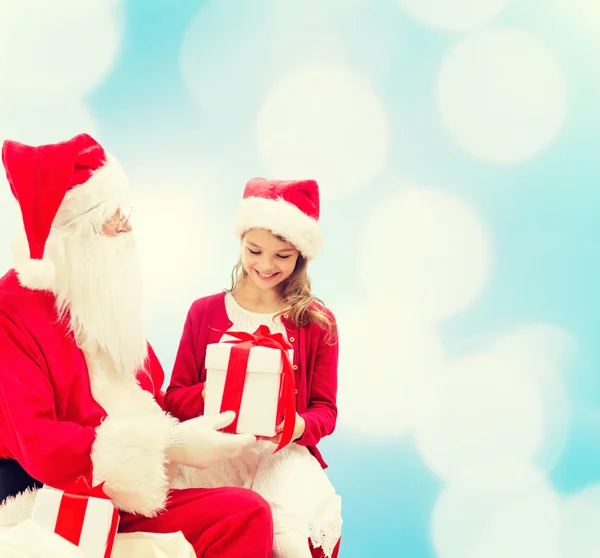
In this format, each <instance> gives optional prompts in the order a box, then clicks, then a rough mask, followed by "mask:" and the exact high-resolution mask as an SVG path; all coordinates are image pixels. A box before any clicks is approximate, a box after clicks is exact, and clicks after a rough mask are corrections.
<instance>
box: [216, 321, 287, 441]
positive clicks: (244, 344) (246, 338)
mask: <svg viewBox="0 0 600 558" xmlns="http://www.w3.org/2000/svg"><path fill="white" fill-rule="evenodd" d="M222 333H224V334H227V335H230V336H231V337H234V338H235V340H232V341H226V343H233V344H234V346H233V347H231V353H230V356H229V364H228V365H227V375H226V377H225V387H224V390H223V400H222V401H221V412H222V413H223V412H225V411H235V413H236V416H235V420H234V421H233V422H232V423H231V424H230V425H229V426H228V427H226V428H224V431H225V432H231V433H234V432H235V431H236V428H237V422H238V416H239V412H240V407H241V405H242V395H243V391H244V382H245V381H246V370H247V368H248V358H249V357H250V349H252V347H268V348H271V349H279V350H280V351H281V363H282V372H281V387H280V390H279V404H278V407H277V418H278V420H279V419H280V418H282V417H283V420H284V423H283V432H282V433H281V440H280V442H279V445H278V446H277V448H276V449H275V451H274V452H273V453H277V452H278V451H279V450H280V449H282V448H284V447H285V446H287V445H288V444H289V443H290V442H292V438H293V437H294V429H295V428H296V379H295V377H294V370H293V368H292V363H291V362H290V358H289V355H288V353H287V351H288V350H289V349H291V348H292V345H291V344H290V342H289V341H288V340H287V339H286V338H285V336H284V335H282V334H281V333H271V331H270V330H269V328H268V327H267V326H264V325H261V326H260V327H259V328H258V329H257V330H256V331H255V332H254V333H246V332H243V331H223V332H222Z"/></svg>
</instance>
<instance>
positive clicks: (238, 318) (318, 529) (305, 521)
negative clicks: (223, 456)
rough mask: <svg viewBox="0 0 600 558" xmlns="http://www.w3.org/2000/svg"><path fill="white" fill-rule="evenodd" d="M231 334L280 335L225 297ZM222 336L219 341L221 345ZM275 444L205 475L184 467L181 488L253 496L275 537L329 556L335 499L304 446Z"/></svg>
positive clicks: (273, 321) (273, 324)
mask: <svg viewBox="0 0 600 558" xmlns="http://www.w3.org/2000/svg"><path fill="white" fill-rule="evenodd" d="M225 306H226V309H227V315H228V316H229V319H230V320H231V321H232V322H233V325H232V326H231V331H245V332H248V333H254V332H255V331H256V330H257V328H258V327H259V326H260V325H266V326H268V327H269V329H270V330H271V331H272V332H274V333H276V332H280V333H283V334H284V335H285V334H286V331H285V328H284V326H283V324H282V323H281V322H280V321H279V319H278V318H274V314H256V313H253V312H249V311H248V310H246V309H244V308H242V307H241V306H240V305H239V304H237V302H236V301H235V299H234V298H233V296H232V295H231V294H229V293H228V294H227V295H226V297H225ZM225 338H226V336H223V338H222V340H224V339H225ZM275 447H276V446H275V445H274V444H273V443H272V442H269V441H266V440H260V441H258V442H257V443H256V444H255V446H253V447H252V448H251V449H249V450H246V451H245V452H244V453H243V454H242V455H240V456H238V457H236V458H234V459H230V460H228V461H226V462H224V463H220V464H218V465H215V466H214V467H211V468H210V469H206V470H199V469H192V468H187V467H186V468H185V472H184V473H183V475H184V479H182V480H183V482H184V484H185V485H186V486H193V487H199V488H213V487H220V486H236V487H242V488H250V489H252V490H254V491H255V492H258V493H259V494H260V495H261V496H262V497H263V498H264V499H265V500H266V501H267V502H269V504H270V505H271V509H272V512H273V524H274V531H275V536H277V535H279V534H284V533H286V532H287V531H289V530H292V529H294V530H298V531H301V532H302V533H303V534H305V535H306V538H307V539H309V538H310V540H311V541H312V543H313V546H314V547H320V548H322V549H323V552H324V554H325V555H326V556H327V557H330V556H331V554H332V552H333V549H334V547H335V545H336V544H337V541H338V539H339V538H340V536H341V530H342V516H341V507H342V504H341V498H340V496H339V495H337V494H336V493H335V489H334V487H333V485H332V484H331V482H330V481H329V479H328V478H327V475H326V473H325V471H324V470H323V469H322V467H321V466H320V465H319V462H318V461H317V460H316V459H315V458H314V457H313V456H312V455H311V453H310V452H309V451H308V450H307V449H306V448H305V447H304V446H300V445H298V444H294V443H291V444H290V445H289V446H286V447H285V448H283V449H282V450H281V451H279V452H278V453H276V454H273V451H274V450H275Z"/></svg>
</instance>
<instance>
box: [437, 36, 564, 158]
mask: <svg viewBox="0 0 600 558" xmlns="http://www.w3.org/2000/svg"><path fill="white" fill-rule="evenodd" d="M437 106H438V110H439V113H440V115H441V118H442V121H443V123H444V126H445V127H446V129H447V131H448V133H449V134H450V136H451V137H452V138H453V139H454V140H455V141H456V142H457V143H458V144H459V145H460V146H461V147H462V148H464V149H465V150H467V151H468V152H469V153H471V154H472V155H474V156H476V157H478V158H481V159H484V160H487V161H492V162H497V163H517V162H520V161H523V160H526V159H529V158H531V157H533V156H534V155H535V154H537V153H538V152H540V151H541V150H543V149H544V148H545V147H547V146H548V145H549V144H550V142H551V141H552V140H553V138H554V137H555V136H556V134H557V133H558V130H559V129H560V127H561V125H562V123H563V121H564V119H565V115H566V111H567V84H566V80H565V77H564V75H563V71H562V69H561V67H560V65H559V64H558V62H557V60H556V58H555V57H554V56H553V55H552V54H551V53H550V52H549V51H548V50H547V49H546V47H545V46H544V45H543V44H542V43H541V42H540V41H539V40H538V39H536V38H535V37H533V36H531V35H529V34H527V33H525V32H524V31H520V30H514V29H495V30H487V31H480V32H477V33H475V34H473V35H469V36H467V37H466V38H465V39H463V40H462V41H460V42H459V43H458V44H457V45H456V46H455V47H454V48H453V49H452V50H451V51H449V52H448V53H447V54H446V56H445V58H444V60H443V63H442V66H441V69H440V72H439V76H438V81H437Z"/></svg>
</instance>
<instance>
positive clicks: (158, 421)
mask: <svg viewBox="0 0 600 558" xmlns="http://www.w3.org/2000/svg"><path fill="white" fill-rule="evenodd" d="M0 347H2V350H1V351H0V437H1V440H2V443H3V445H5V446H6V447H7V448H8V449H9V451H10V452H11V453H12V456H13V457H14V458H15V459H16V460H17V461H18V462H19V463H20V464H21V465H22V466H23V467H24V469H25V470H26V471H27V472H28V473H29V474H30V475H31V476H32V477H34V478H35V479H37V480H38V481H40V482H42V483H44V484H47V485H49V486H52V487H55V488H63V487H66V486H68V485H69V484H71V483H72V482H74V481H75V480H77V478H79V476H81V475H83V476H86V477H89V476H90V475H93V479H94V483H99V482H105V490H106V492H107V493H108V494H109V496H111V497H112V498H113V501H114V503H115V505H116V506H117V507H118V508H120V509H122V510H125V511H128V512H132V513H140V514H143V515H146V516H153V515H155V514H156V513H157V512H158V511H160V510H161V509H162V508H163V507H164V505H165V502H166V497H167V492H168V489H169V479H168V475H167V472H166V466H167V459H166V450H167V447H168V444H169V442H170V441H171V437H172V431H173V426H174V424H175V422H176V421H175V420H174V419H172V418H170V417H168V416H167V415H166V414H164V413H161V412H158V413H153V414H148V415H146V414H144V415H142V416H139V417H133V418H106V419H105V420H104V421H103V422H102V423H101V424H100V426H98V427H97V428H93V427H92V426H82V425H79V424H76V423H73V422H66V421H60V420H58V419H57V414H56V408H55V403H54V387H53V386H52V385H51V383H50V381H49V377H48V374H47V369H46V364H45V361H44V357H43V355H42V353H41V351H40V349H39V347H38V345H37V344H36V342H35V340H34V339H33V338H32V337H31V335H29V333H28V332H27V331H26V330H25V329H24V328H21V327H19V326H18V325H17V324H16V323H15V322H14V321H13V320H12V319H9V318H8V317H6V316H4V315H2V314H0Z"/></svg>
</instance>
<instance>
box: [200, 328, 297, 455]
mask: <svg viewBox="0 0 600 558" xmlns="http://www.w3.org/2000/svg"><path fill="white" fill-rule="evenodd" d="M227 336H228V338H229V339H231V340H229V341H225V342H223V341H222V342H221V343H213V344H210V345H208V346H207V348H206V359H205V367H206V392H205V396H204V414H206V415H210V414H217V413H220V412H223V411H229V410H233V411H235V412H236V414H237V416H236V421H234V423H233V424H232V425H231V427H229V429H228V430H227V431H229V432H235V433H237V434H254V435H255V436H266V437H272V436H275V435H276V427H277V425H278V424H279V423H280V422H281V420H282V418H283V417H286V427H287V428H285V430H284V435H283V436H282V441H283V442H284V444H283V445H285V444H287V443H289V441H290V440H289V439H284V438H290V436H291V434H292V433H293V428H294V426H293V421H294V419H295V413H296V400H295V382H294V373H293V370H292V365H291V362H290V355H289V351H290V350H291V345H290V344H289V343H288V342H287V340H285V339H284V338H283V336H282V335H281V334H275V335H272V334H270V332H269V330H268V328H266V327H265V326H262V327H261V328H259V330H258V331H257V332H255V333H254V334H247V333H240V332H229V331H228V332H227ZM290 429H291V432H290ZM278 449H280V448H278Z"/></svg>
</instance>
